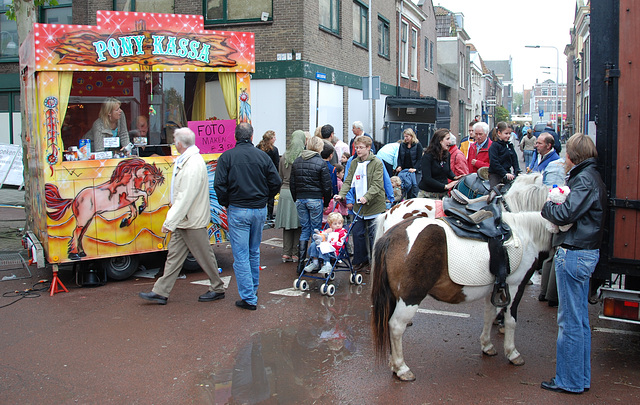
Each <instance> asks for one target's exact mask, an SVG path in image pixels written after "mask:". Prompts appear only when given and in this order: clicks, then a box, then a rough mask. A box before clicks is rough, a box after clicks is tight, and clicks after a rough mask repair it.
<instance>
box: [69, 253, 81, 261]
mask: <svg viewBox="0 0 640 405" xmlns="http://www.w3.org/2000/svg"><path fill="white" fill-rule="evenodd" d="M69 259H70V260H80V255H79V254H77V253H69Z"/></svg>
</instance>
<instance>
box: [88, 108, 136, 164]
mask: <svg viewBox="0 0 640 405" xmlns="http://www.w3.org/2000/svg"><path fill="white" fill-rule="evenodd" d="M120 105H121V103H120V101H119V100H117V99H115V98H113V97H109V98H107V99H106V100H105V101H104V102H103V103H102V107H101V108H100V115H99V116H98V119H97V120H95V122H94V123H93V126H92V127H91V129H90V130H89V132H87V133H86V134H85V136H84V137H85V138H87V139H89V140H91V151H92V152H103V151H105V150H106V149H110V150H113V151H121V152H125V153H126V154H127V155H128V154H129V152H130V151H127V149H125V147H126V146H127V145H129V142H130V141H129V131H128V130H127V119H126V117H125V116H124V113H123V112H122V109H121V108H120ZM110 137H119V138H120V142H119V144H120V146H118V147H117V148H116V147H114V148H105V147H104V145H105V138H110Z"/></svg>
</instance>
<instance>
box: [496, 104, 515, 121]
mask: <svg viewBox="0 0 640 405" xmlns="http://www.w3.org/2000/svg"><path fill="white" fill-rule="evenodd" d="M510 120H511V117H510V115H509V110H507V109H506V108H504V107H503V106H501V105H499V106H497V107H496V122H500V121H504V122H509V121H510Z"/></svg>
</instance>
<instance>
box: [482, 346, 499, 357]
mask: <svg viewBox="0 0 640 405" xmlns="http://www.w3.org/2000/svg"><path fill="white" fill-rule="evenodd" d="M482 354H485V355H487V356H495V355H497V354H498V351H497V350H496V348H495V347H492V348H491V349H487V350H483V351H482Z"/></svg>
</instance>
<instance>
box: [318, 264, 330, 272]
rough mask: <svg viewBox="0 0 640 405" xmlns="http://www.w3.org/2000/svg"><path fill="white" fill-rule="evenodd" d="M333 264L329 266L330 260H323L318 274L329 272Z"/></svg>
mask: <svg viewBox="0 0 640 405" xmlns="http://www.w3.org/2000/svg"><path fill="white" fill-rule="evenodd" d="M332 267H333V266H331V262H325V263H324V264H323V265H322V268H321V269H320V271H319V272H318V274H329V273H331V268H332Z"/></svg>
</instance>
